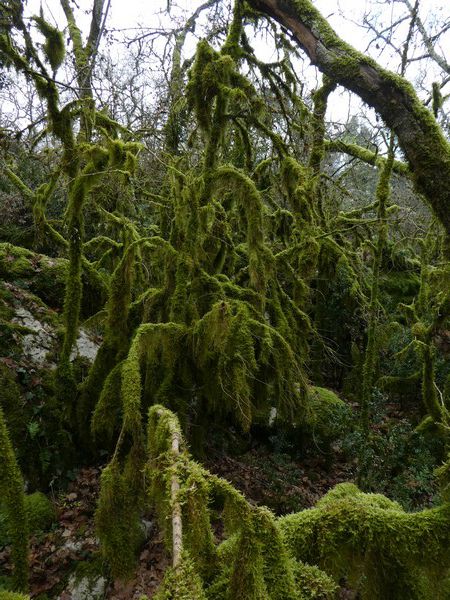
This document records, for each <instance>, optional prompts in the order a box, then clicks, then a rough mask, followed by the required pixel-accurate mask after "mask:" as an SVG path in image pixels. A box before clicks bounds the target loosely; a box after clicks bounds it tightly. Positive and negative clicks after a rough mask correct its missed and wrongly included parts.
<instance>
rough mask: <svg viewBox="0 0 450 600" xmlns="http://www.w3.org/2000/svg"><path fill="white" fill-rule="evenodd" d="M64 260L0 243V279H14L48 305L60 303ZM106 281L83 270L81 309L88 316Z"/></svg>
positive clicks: (92, 271)
mask: <svg viewBox="0 0 450 600" xmlns="http://www.w3.org/2000/svg"><path fill="white" fill-rule="evenodd" d="M67 268H68V261H67V260H66V259H64V258H50V257H48V256H45V255H43V254H37V253H35V252H32V251H31V250H27V249H26V248H21V247H19V246H14V245H13V244H8V243H0V279H4V280H5V281H9V282H16V283H17V282H18V283H20V286H21V287H23V288H25V289H28V290H29V291H30V292H32V293H33V294H35V295H36V296H38V298H40V299H41V300H43V301H44V302H45V304H46V305H47V306H49V307H51V308H57V309H60V308H62V306H63V301H64V290H65V285H66V277H67ZM106 295H107V285H106V283H105V281H104V280H103V279H102V277H101V276H100V275H99V273H98V272H97V271H96V270H95V269H93V268H92V269H91V268H88V267H87V266H86V265H85V267H84V270H83V300H82V307H81V313H82V316H83V317H89V316H91V315H93V314H94V313H96V312H97V311H98V310H99V309H100V308H101V307H102V306H103V304H104V303H105V301H106Z"/></svg>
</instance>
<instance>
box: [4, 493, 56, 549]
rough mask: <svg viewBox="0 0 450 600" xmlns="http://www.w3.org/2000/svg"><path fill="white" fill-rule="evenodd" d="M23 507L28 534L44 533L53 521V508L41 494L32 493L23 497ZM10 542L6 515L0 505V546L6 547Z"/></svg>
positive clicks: (54, 515)
mask: <svg viewBox="0 0 450 600" xmlns="http://www.w3.org/2000/svg"><path fill="white" fill-rule="evenodd" d="M24 505H25V514H26V516H27V521H28V529H29V532H30V534H32V535H33V534H36V533H39V532H41V531H45V530H46V529H48V528H49V527H50V526H51V524H52V523H53V522H54V521H55V518H56V512H55V508H54V506H53V504H52V503H51V502H50V500H49V499H48V498H47V497H46V496H45V494H43V493H42V492H34V493H33V494H30V495H29V496H25V503H24ZM10 541H11V539H10V535H9V533H8V518H7V514H6V512H5V511H4V509H3V507H2V505H1V504H0V546H6V545H7V544H9V543H10Z"/></svg>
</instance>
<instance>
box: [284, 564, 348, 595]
mask: <svg viewBox="0 0 450 600" xmlns="http://www.w3.org/2000/svg"><path fill="white" fill-rule="evenodd" d="M294 576H295V582H296V585H297V587H298V589H299V590H301V596H300V594H299V596H300V597H301V598H302V600H335V599H336V598H337V593H338V590H339V586H338V585H337V583H336V582H335V581H334V580H333V579H332V578H331V577H330V576H329V575H327V574H326V573H324V571H321V570H320V569H319V568H318V567H316V566H314V565H307V564H305V563H296V564H295V567H294Z"/></svg>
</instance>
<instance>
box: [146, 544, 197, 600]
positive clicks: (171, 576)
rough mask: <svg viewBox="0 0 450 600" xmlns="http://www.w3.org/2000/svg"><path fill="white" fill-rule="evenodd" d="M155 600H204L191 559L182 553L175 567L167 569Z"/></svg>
mask: <svg viewBox="0 0 450 600" xmlns="http://www.w3.org/2000/svg"><path fill="white" fill-rule="evenodd" d="M154 598H155V600H206V595H205V591H204V589H203V585H202V581H201V579H200V578H199V576H198V574H197V572H196V570H195V568H194V564H193V561H192V559H191V558H190V557H189V554H188V553H187V552H184V553H183V556H182V558H181V562H180V564H179V565H178V566H177V567H174V568H169V569H168V570H167V571H166V572H165V574H164V580H163V582H162V584H161V586H160V588H159V589H158V591H157V593H156V595H155V596H154Z"/></svg>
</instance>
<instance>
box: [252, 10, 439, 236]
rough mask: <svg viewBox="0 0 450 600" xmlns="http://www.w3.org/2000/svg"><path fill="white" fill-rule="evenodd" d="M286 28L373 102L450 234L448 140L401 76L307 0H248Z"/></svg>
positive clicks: (322, 65) (316, 59)
mask: <svg viewBox="0 0 450 600" xmlns="http://www.w3.org/2000/svg"><path fill="white" fill-rule="evenodd" d="M248 2H249V4H250V5H251V6H252V7H253V8H255V9H257V10H259V11H261V12H263V13H265V14H267V15H269V16H270V17H273V18H274V19H276V20H277V21H278V22H279V23H280V24H281V25H282V26H283V27H285V28H287V29H288V30H289V31H290V32H291V33H292V35H293V37H294V38H295V40H296V41H297V42H298V44H299V45H300V46H301V47H302V48H303V50H304V51H305V52H306V53H307V55H308V56H309V58H310V60H311V62H312V64H314V65H316V66H317V67H318V68H319V69H320V70H321V71H322V72H323V73H325V74H326V75H328V76H329V77H330V78H332V79H334V80H335V81H336V82H337V83H339V84H341V85H343V86H344V87H346V88H347V89H349V90H351V91H352V92H354V93H355V94H357V95H358V96H359V97H360V98H362V100H364V102H366V103H367V104H368V105H369V106H372V107H373V108H374V109H375V110H376V111H377V112H378V113H379V114H380V115H381V117H382V118H383V119H384V121H385V123H386V125H388V127H390V128H391V129H392V130H393V131H394V132H395V134H396V135H397V137H398V140H399V143H400V145H401V147H402V150H403V152H404V153H405V156H406V158H407V160H408V162H409V164H410V166H411V170H412V171H413V174H414V179H415V183H416V187H417V190H418V191H419V192H421V193H422V194H424V196H425V197H426V198H427V200H428V202H429V204H430V206H431V208H432V209H433V212H434V213H435V215H436V216H437V218H438V219H439V220H440V222H441V223H442V225H443V226H444V228H445V230H446V232H447V233H448V234H450V144H449V143H448V142H447V140H446V139H445V138H444V136H443V134H442V132H441V130H440V128H439V126H438V124H437V123H436V120H435V119H434V117H433V115H432V114H431V112H430V111H429V110H428V109H427V108H426V107H425V106H424V105H423V104H422V103H421V102H420V100H419V99H418V97H417V95H416V93H415V91H414V89H413V87H412V86H411V84H410V83H408V81H406V80H405V79H404V78H403V77H401V76H399V75H396V74H395V73H392V72H391V71H387V70H386V69H383V68H382V67H380V66H379V65H378V64H377V63H376V62H375V61H374V60H372V59H371V58H369V57H367V56H365V55H363V54H361V53H359V52H357V51H356V50H355V49H354V48H352V47H351V46H350V45H349V44H346V43H345V42H343V41H342V40H341V39H340V38H339V36H338V35H337V34H336V33H335V31H334V30H333V29H332V28H331V27H330V25H329V24H328V22H327V21H326V19H324V18H323V17H322V15H321V14H320V13H319V11H317V10H316V9H315V8H314V6H313V5H312V4H311V2H309V0H248Z"/></svg>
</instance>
